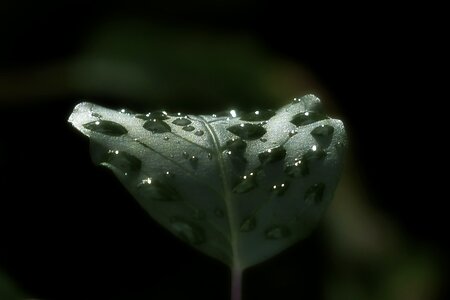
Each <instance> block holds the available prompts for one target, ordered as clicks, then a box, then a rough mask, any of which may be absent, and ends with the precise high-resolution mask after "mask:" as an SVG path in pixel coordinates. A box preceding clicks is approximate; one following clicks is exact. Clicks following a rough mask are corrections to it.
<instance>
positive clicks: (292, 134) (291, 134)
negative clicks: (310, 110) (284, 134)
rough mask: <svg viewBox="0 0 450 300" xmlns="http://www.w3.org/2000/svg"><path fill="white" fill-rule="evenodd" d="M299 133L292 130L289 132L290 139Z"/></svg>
mask: <svg viewBox="0 0 450 300" xmlns="http://www.w3.org/2000/svg"><path fill="white" fill-rule="evenodd" d="M297 133H298V131H297V130H291V131H289V137H293V136H294V135H296V134H297Z"/></svg>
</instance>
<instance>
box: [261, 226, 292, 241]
mask: <svg viewBox="0 0 450 300" xmlns="http://www.w3.org/2000/svg"><path fill="white" fill-rule="evenodd" d="M265 235H266V238H268V239H269V240H279V239H283V238H286V237H288V236H290V235H291V230H290V229H289V227H287V226H284V225H275V226H272V227H269V228H268V229H267V230H266V232H265Z"/></svg>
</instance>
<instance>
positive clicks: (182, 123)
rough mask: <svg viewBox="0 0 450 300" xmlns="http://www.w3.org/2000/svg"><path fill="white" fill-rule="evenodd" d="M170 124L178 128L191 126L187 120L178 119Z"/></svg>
mask: <svg viewBox="0 0 450 300" xmlns="http://www.w3.org/2000/svg"><path fill="white" fill-rule="evenodd" d="M172 123H173V124H175V125H178V126H186V125H189V124H191V123H192V122H191V120H189V119H188V118H178V119H175V120H174V121H173V122H172Z"/></svg>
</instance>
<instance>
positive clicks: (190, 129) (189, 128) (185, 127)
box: [183, 125, 195, 131]
mask: <svg viewBox="0 0 450 300" xmlns="http://www.w3.org/2000/svg"><path fill="white" fill-rule="evenodd" d="M183 130H184V131H194V130H195V127H194V126H191V125H188V126H184V127H183Z"/></svg>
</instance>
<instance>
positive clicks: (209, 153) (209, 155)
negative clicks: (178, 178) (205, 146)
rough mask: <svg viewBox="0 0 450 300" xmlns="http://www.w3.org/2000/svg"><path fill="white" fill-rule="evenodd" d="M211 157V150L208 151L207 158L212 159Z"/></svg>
mask: <svg viewBox="0 0 450 300" xmlns="http://www.w3.org/2000/svg"><path fill="white" fill-rule="evenodd" d="M212 158H213V155H212V153H211V152H208V159H210V160H211V159H212Z"/></svg>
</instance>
